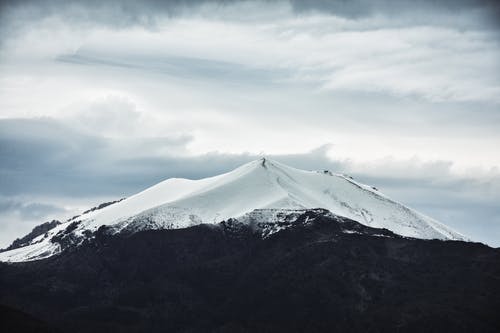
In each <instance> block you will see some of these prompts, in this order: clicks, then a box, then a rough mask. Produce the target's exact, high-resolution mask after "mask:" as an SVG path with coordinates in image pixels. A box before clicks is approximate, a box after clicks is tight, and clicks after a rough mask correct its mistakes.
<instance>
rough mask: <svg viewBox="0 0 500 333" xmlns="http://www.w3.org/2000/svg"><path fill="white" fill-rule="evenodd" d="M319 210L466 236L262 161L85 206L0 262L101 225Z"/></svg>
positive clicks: (360, 189)
mask: <svg viewBox="0 0 500 333" xmlns="http://www.w3.org/2000/svg"><path fill="white" fill-rule="evenodd" d="M316 208H322V209H325V210H328V211H329V212H330V213H331V214H332V215H335V216H340V217H345V218H348V219H351V220H354V221H357V222H359V223H361V224H364V225H366V226H369V227H373V228H384V229H388V230H390V231H392V232H394V233H396V234H398V235H401V236H406V237H413V238H422V239H442V240H465V238H464V237H463V236H462V235H460V234H459V233H457V232H455V231H453V230H451V229H450V228H448V227H447V226H445V225H443V224H441V223H439V222H437V221H435V220H433V219H431V218H430V217H427V216H425V215H423V214H421V213H419V212H416V211H415V210H413V209H411V208H408V207H406V206H404V205H402V204H401V203H398V202H396V201H394V200H392V199H390V198H388V197H387V196H385V195H384V194H382V193H380V192H379V191H378V190H377V189H375V188H374V187H371V186H368V185H364V184H361V183H359V182H357V181H354V180H353V179H352V178H351V177H349V176H346V175H343V174H337V173H333V172H331V171H328V170H321V171H305V170H300V169H296V168H293V167H290V166H287V165H284V164H282V163H279V162H276V161H274V160H270V159H267V158H261V159H258V160H255V161H252V162H249V163H247V164H244V165H242V166H240V167H239V168H237V169H235V170H233V171H230V172H228V173H224V174H221V175H218V176H215V177H209V178H204V179H200V180H190V179H182V178H170V179H167V180H165V181H163V182H161V183H158V184H156V185H154V186H152V187H150V188H148V189H146V190H144V191H142V192H140V193H138V194H136V195H133V196H131V197H129V198H127V199H125V200H122V201H119V202H116V203H114V204H112V205H109V206H105V207H104V208H102V209H95V210H90V211H88V212H87V213H84V214H82V215H81V216H79V217H77V218H73V219H70V220H68V221H67V222H66V223H62V224H60V225H57V226H56V227H54V228H53V229H51V230H49V231H47V232H46V233H45V234H43V235H40V236H38V237H36V238H34V239H33V240H31V242H30V243H29V244H27V245H26V246H23V247H20V248H17V249H13V250H10V251H5V252H3V253H0V261H29V260H36V259H42V258H46V257H49V256H51V255H54V254H57V253H59V252H61V251H62V250H63V249H64V248H65V246H67V245H68V244H69V245H78V244H81V243H82V242H83V241H84V240H85V239H88V238H91V237H93V235H94V234H95V233H96V232H97V231H98V230H99V228H101V227H105V228H107V229H108V230H111V231H112V232H114V233H119V232H128V233H134V232H137V231H141V230H151V229H152V230H156V229H180V228H186V227H190V226H193V225H197V224H217V223H219V222H221V221H226V220H228V219H231V218H241V219H240V220H241V221H251V220H252V219H251V218H249V216H250V217H251V216H252V215H255V214H256V212H258V215H259V217H260V218H261V219H264V220H267V221H269V220H274V221H277V216H278V215H277V212H280V211H283V212H290V211H297V210H306V209H316Z"/></svg>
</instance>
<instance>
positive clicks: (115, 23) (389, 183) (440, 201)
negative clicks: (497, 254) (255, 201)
mask: <svg viewBox="0 0 500 333" xmlns="http://www.w3.org/2000/svg"><path fill="white" fill-rule="evenodd" d="M499 8H500V7H499V6H498V5H497V4H496V2H494V1H468V0H461V1H439V2H435V1H430V0H429V1H420V2H414V1H389V0H379V1H364V0H359V1H352V2H349V3H346V2H345V1H260V2H259V1H246V2H241V1H215V2H214V1H180V0H179V1H166V2H165V1H141V2H137V1H106V2H102V1H82V2H80V1H57V0H53V1H11V2H9V1H3V2H1V4H0V228H1V229H0V230H1V232H0V247H1V246H5V245H7V244H8V243H9V242H10V241H11V240H12V238H14V237H17V236H20V235H22V234H23V233H25V232H27V231H29V229H31V228H32V227H33V226H34V225H35V224H37V223H39V222H42V221H44V220H46V219H49V218H55V217H60V218H62V217H66V216H69V215H71V214H74V213H75V212H78V211H79V210H81V209H86V208H88V207H87V206H88V205H94V204H97V203H99V202H100V201H102V200H109V199H116V198H120V197H124V196H128V195H131V194H133V193H134V192H136V191H139V190H141V189H144V188H146V187H148V186H150V185H152V184H154V183H156V182H158V181H161V180H163V179H165V178H168V177H172V176H175V177H189V178H201V177H206V176H210V175H214V174H217V173H220V172H223V171H228V170H230V169H232V168H234V167H237V166H238V165H240V164H241V163H244V162H247V161H249V160H251V159H254V158H258V157H259V156H262V155H268V156H272V157H275V158H276V159H278V160H280V161H282V162H284V163H289V164H291V165H293V166H296V167H302V168H307V169H324V168H329V169H332V170H335V171H339V172H346V173H349V174H353V175H354V176H355V177H357V178H358V179H360V180H361V181H365V182H367V183H369V184H372V185H375V186H377V187H379V188H380V189H381V190H382V191H383V192H385V193H387V194H388V195H390V196H391V197H393V198H394V199H396V200H398V201H402V202H404V203H405V204H408V205H410V206H412V207H414V208H417V209H419V210H420V211H422V212H423V213H425V214H427V215H430V216H432V217H434V218H436V219H438V220H440V221H442V222H444V223H446V224H448V225H450V226H452V227H454V228H455V229H456V230H458V231H460V232H462V233H464V234H465V235H467V236H469V237H471V238H473V239H474V240H477V241H482V242H487V243H488V244H490V245H494V246H500V171H499V167H500V154H499V153H498V144H499V143H500V130H499V129H500V74H499V73H500V38H499V37H500V25H499V22H500V20H499V18H500V16H499V13H500V11H499Z"/></svg>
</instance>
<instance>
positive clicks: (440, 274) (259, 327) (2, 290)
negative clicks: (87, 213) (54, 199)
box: [0, 211, 500, 332]
mask: <svg viewBox="0 0 500 333" xmlns="http://www.w3.org/2000/svg"><path fill="white" fill-rule="evenodd" d="M308 221H309V222H308ZM311 221H312V222H311ZM263 222H265V221H263ZM0 303H2V304H6V305H9V306H12V307H15V308H18V309H22V310H23V311H26V312H28V313H30V314H33V315H35V316H37V317H39V318H41V319H43V320H46V321H47V322H49V323H51V324H54V325H55V326H56V327H59V328H60V329H61V330H62V331H71V332H109V330H111V329H114V330H115V331H117V332H210V331H212V332H332V331H342V332H381V331H384V332H387V331H393V332H421V331H430V332H437V331H447V332H449V331H459V332H460V331H461V332H495V331H498V329H499V328H500V319H499V318H498V316H497V312H498V309H500V251H499V250H497V249H492V248H489V247H487V246H485V245H482V244H477V243H468V242H459V241H446V242H444V241H437V240H436V241H432V240H417V239H408V238H403V237H399V236H396V235H394V234H393V233H391V232H390V231H387V230H383V229H373V228H369V227H366V226H363V225H361V224H359V223H357V222H354V221H351V220H347V219H336V218H332V217H331V216H328V215H326V214H324V213H322V212H321V211H310V212H306V213H304V214H303V216H301V217H300V218H299V219H298V220H297V222H295V223H293V225H292V226H290V227H288V228H286V229H285V230H282V231H280V232H277V233H275V234H272V235H271V236H269V237H267V238H265V239H262V237H261V233H260V232H256V231H255V229H251V228H250V227H248V226H245V225H242V224H240V223H238V221H236V220H231V221H228V222H224V223H222V224H220V225H218V226H213V225H211V226H209V225H199V226H195V227H191V228H187V229H177V230H153V231H143V232H138V233H135V234H132V235H121V236H120V235H115V236H110V235H108V234H107V232H106V229H104V228H101V229H100V230H99V232H98V233H97V236H96V238H95V239H94V240H92V241H87V242H86V243H85V244H84V245H82V246H79V247H77V248H76V249H72V250H71V251H66V252H63V253H62V254H61V255H58V256H55V257H52V258H48V259H46V260H41V261H38V262H26V263H18V264H9V265H7V264H1V265H0Z"/></svg>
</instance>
